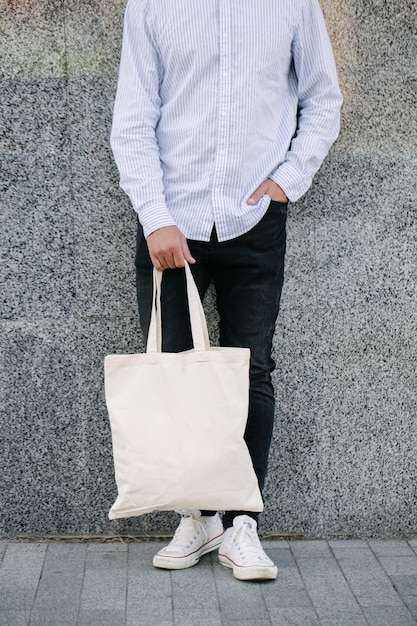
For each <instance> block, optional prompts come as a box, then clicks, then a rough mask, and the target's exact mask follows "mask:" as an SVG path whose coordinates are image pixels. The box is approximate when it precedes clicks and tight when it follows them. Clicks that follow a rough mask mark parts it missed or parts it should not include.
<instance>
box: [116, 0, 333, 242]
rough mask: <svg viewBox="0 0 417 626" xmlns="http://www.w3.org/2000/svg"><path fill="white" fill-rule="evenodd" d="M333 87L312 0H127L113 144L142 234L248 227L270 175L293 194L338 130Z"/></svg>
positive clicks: (264, 201) (260, 208)
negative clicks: (255, 196) (166, 229)
mask: <svg viewBox="0 0 417 626" xmlns="http://www.w3.org/2000/svg"><path fill="white" fill-rule="evenodd" d="M340 106H341V95H340V91H339V87H338V81H337V73H336V68H335V63H334V59H333V53H332V49H331V45H330V42H329V38H328V35H327V31H326V27H325V23H324V19H323V16H322V13H321V10H320V6H319V4H318V1H317V0H256V1H255V0H129V1H128V4H127V7H126V13H125V23H124V33H123V45H122V55H121V64H120V73H119V81H118V88H117V94H116V101H115V108H114V116H113V127H112V133H111V145H112V149H113V153H114V156H115V160H116V163H117V166H118V169H119V172H120V184H121V187H122V188H123V189H124V190H125V191H126V193H127V194H128V195H129V197H130V200H131V202H132V204H133V208H134V209H135V210H136V211H137V213H138V215H139V220H140V222H141V224H142V226H143V229H144V234H145V236H148V235H149V234H150V233H151V232H153V231H154V230H156V229H158V228H161V227H163V226H168V225H173V224H175V225H177V226H178V227H179V229H180V230H181V231H182V232H183V233H184V235H185V236H186V237H187V238H189V239H197V240H201V241H208V240H209V239H210V234H211V231H212V228H213V224H215V225H216V231H217V236H218V239H219V241H225V240H228V239H232V238H234V237H237V236H238V235H241V234H243V233H244V232H247V231H248V230H250V229H251V228H252V227H253V226H255V224H257V223H258V222H259V220H260V219H261V218H262V216H263V215H264V213H265V212H266V210H267V208H268V205H269V202H270V198H269V197H268V196H263V197H262V198H261V200H260V201H259V202H258V203H257V204H256V205H249V204H248V199H249V198H250V196H251V195H252V193H253V192H254V191H255V189H256V188H257V187H258V186H259V185H260V183H262V182H263V181H264V180H265V179H267V178H271V179H272V180H273V181H275V182H276V183H277V184H278V185H280V187H281V188H282V189H283V190H284V191H285V193H286V195H287V197H288V198H289V199H290V200H291V201H295V200H297V199H298V198H299V197H300V196H301V195H303V194H304V193H305V192H306V191H307V189H308V188H309V186H310V185H311V181H312V178H313V176H314V174H315V173H316V171H317V170H318V168H319V167H320V165H321V163H322V161H323V159H324V158H325V156H326V154H327V152H328V150H329V148H330V146H331V144H332V143H333V141H334V140H335V139H336V137H337V135H338V132H339V115H340Z"/></svg>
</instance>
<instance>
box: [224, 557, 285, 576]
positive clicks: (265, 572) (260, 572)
mask: <svg viewBox="0 0 417 626" xmlns="http://www.w3.org/2000/svg"><path fill="white" fill-rule="evenodd" d="M219 561H220V563H221V564H222V565H224V566H225V567H229V568H230V569H231V570H233V576H234V577H235V578H237V579H238V580H275V579H276V577H277V576H278V568H277V566H276V565H271V566H270V567H268V566H265V565H253V566H250V567H242V566H239V565H236V564H235V563H233V562H232V561H230V560H229V559H228V558H227V557H226V556H224V555H222V554H219Z"/></svg>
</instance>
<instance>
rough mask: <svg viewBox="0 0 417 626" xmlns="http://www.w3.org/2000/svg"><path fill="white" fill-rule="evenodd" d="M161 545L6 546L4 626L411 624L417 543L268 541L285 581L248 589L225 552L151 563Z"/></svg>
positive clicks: (416, 612)
mask: <svg viewBox="0 0 417 626" xmlns="http://www.w3.org/2000/svg"><path fill="white" fill-rule="evenodd" d="M162 545H164V544H163V543H161V542H159V541H158V542H156V541H143V542H139V541H129V542H126V543H123V542H122V541H118V542H116V541H111V542H109V541H107V542H97V541H83V542H68V541H37V542H33V541H31V542H23V541H9V540H3V541H0V562H1V565H0V626H26V625H30V626H60V625H65V626H93V625H94V626H96V625H97V626H200V625H201V626H231V625H232V624H233V625H237V624H241V625H247V626H284V625H292V626H348V625H349V626H366V625H368V626H409V625H410V626H411V625H413V626H414V625H416V624H417V539H409V540H374V541H365V540H334V541H325V540H317V541H316V540H315V541H302V540H300V541H298V540H297V541H284V540H271V539H268V540H263V545H264V548H265V550H266V552H267V553H268V554H269V555H270V556H271V558H273V559H274V561H275V562H276V563H277V565H278V567H279V574H278V579H277V580H276V581H273V582H267V583H248V582H246V583H244V582H240V581H237V580H235V579H234V578H233V576H232V572H231V570H229V569H226V568H224V567H223V566H222V565H220V564H219V563H218V560H217V555H216V553H212V554H210V555H207V556H205V557H203V558H202V559H201V561H200V563H199V565H197V566H196V567H194V568H191V569H189V570H183V571H176V572H168V571H163V570H157V569H155V568H154V567H153V566H152V556H153V554H154V553H155V551H157V550H158V549H159V548H160V547H161V546H162Z"/></svg>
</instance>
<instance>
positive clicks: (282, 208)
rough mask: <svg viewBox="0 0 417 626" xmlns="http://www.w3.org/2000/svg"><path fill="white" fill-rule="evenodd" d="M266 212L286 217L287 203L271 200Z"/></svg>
mask: <svg viewBox="0 0 417 626" xmlns="http://www.w3.org/2000/svg"><path fill="white" fill-rule="evenodd" d="M268 211H271V213H280V214H281V215H287V211H288V202H280V201H279V200H271V202H270V203H269V207H268Z"/></svg>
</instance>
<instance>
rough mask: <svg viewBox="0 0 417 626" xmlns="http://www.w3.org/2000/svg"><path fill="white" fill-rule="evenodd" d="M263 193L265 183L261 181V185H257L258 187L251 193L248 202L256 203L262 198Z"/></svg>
mask: <svg viewBox="0 0 417 626" xmlns="http://www.w3.org/2000/svg"><path fill="white" fill-rule="evenodd" d="M264 193H265V183H262V185H259V187H258V189H256V190H255V191H254V192H253V194H252V195H251V197H250V198H249V200H248V204H251V205H253V204H257V203H258V202H259V200H260V199H261V198H262V196H263V195H264Z"/></svg>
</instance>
